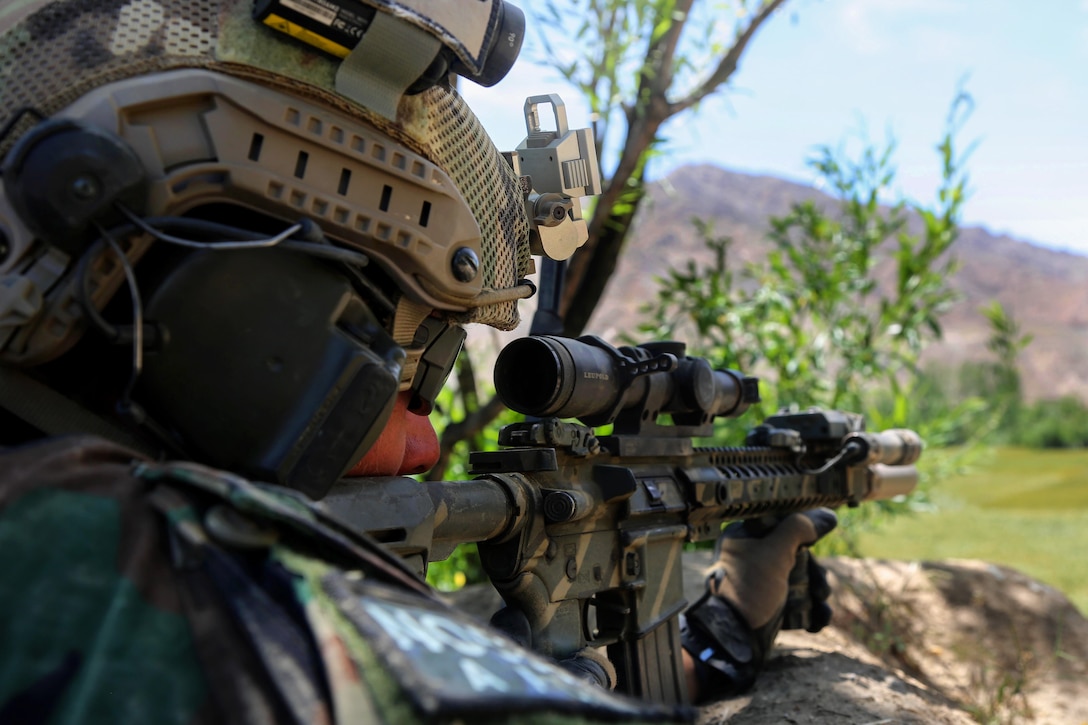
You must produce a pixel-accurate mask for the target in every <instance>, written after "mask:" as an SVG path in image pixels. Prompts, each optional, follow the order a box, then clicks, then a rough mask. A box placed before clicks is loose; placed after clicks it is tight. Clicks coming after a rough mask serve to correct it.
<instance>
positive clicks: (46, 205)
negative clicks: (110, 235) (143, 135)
mask: <svg viewBox="0 0 1088 725" xmlns="http://www.w3.org/2000/svg"><path fill="white" fill-rule="evenodd" d="M0 173H2V174H3V178H4V192H5V193H6V194H7V197H8V198H9V199H10V200H11V204H12V206H13V207H14V208H15V211H16V213H17V214H18V215H19V218H20V219H21V220H22V222H23V223H24V224H26V226H27V228H28V229H30V231H31V232H33V233H34V234H35V235H36V236H37V237H38V238H40V239H42V240H43V241H46V242H48V243H49V244H52V245H54V246H56V247H59V248H60V249H62V250H63V251H65V252H68V253H69V254H73V255H75V254H79V253H80V252H82V251H83V249H85V248H86V246H87V244H89V243H90V241H92V240H93V239H94V238H95V236H96V234H95V230H94V223H95V222H97V223H99V224H102V225H103V226H106V227H109V226H113V225H114V224H115V223H116V222H117V221H119V220H120V219H121V218H122V217H121V215H120V213H119V212H118V211H117V210H116V207H115V205H116V204H117V203H121V204H124V205H125V206H126V207H128V208H129V209H131V210H132V211H133V212H135V213H137V214H142V213H143V211H144V206H145V205H146V202H147V193H148V183H147V173H146V171H145V169H144V165H143V163H142V162H141V161H140V157H139V156H137V155H136V152H135V151H133V150H132V147H131V146H129V145H128V144H127V143H126V142H125V141H124V140H123V139H122V138H120V137H119V136H117V135H116V134H113V133H109V132H108V131H104V130H102V129H100V128H98V127H96V126H92V125H90V124H87V123H82V122H78V121H73V120H70V119H50V120H47V121H43V122H42V123H39V124H38V125H37V126H35V127H34V128H32V129H30V131H28V132H27V133H25V134H24V135H23V136H22V138H20V139H19V141H18V142H16V144H15V146H13V147H12V149H11V151H10V152H8V155H7V156H6V157H5V158H4V162H3V165H2V166H0Z"/></svg>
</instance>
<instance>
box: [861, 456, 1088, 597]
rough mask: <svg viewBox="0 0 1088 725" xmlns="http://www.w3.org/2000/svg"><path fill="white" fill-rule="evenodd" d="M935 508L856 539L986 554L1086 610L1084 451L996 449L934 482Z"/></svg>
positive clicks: (864, 546) (919, 555) (871, 550)
mask: <svg viewBox="0 0 1088 725" xmlns="http://www.w3.org/2000/svg"><path fill="white" fill-rule="evenodd" d="M931 497H932V499H933V503H934V504H936V507H937V510H936V511H934V512H924V513H918V514H915V515H913V516H903V517H899V518H897V519H895V520H893V521H891V522H890V523H888V524H887V525H885V526H883V527H882V528H881V529H879V530H878V531H877V532H875V533H868V534H863V535H862V536H861V538H860V544H861V553H862V554H863V555H864V556H870V557H876V558H888V559H951V558H956V559H983V560H986V561H992V562H995V563H998V564H1005V565H1007V566H1011V567H1013V568H1016V569H1019V570H1020V571H1022V572H1024V573H1026V574H1029V575H1031V576H1033V577H1035V578H1036V579H1039V580H1040V581H1043V582H1045V583H1047V584H1050V585H1052V586H1054V587H1057V588H1058V589H1060V590H1062V591H1063V592H1065V594H1066V595H1067V596H1068V597H1069V598H1070V599H1071V600H1072V601H1073V602H1074V603H1075V604H1076V605H1077V607H1078V608H1079V609H1080V611H1081V612H1082V613H1085V614H1088V450H1059V451H1039V450H1024V449H1017V448H1000V449H995V450H993V451H992V452H991V453H990V454H988V455H986V456H982V457H981V458H979V459H978V460H977V461H976V463H974V464H973V465H972V466H971V468H970V470H969V472H968V473H966V474H962V475H956V476H951V477H949V478H947V479H945V480H941V481H936V482H934V484H933V485H932V488H931Z"/></svg>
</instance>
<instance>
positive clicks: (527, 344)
mask: <svg viewBox="0 0 1088 725" xmlns="http://www.w3.org/2000/svg"><path fill="white" fill-rule="evenodd" d="M615 365H616V363H615V361H614V360H613V359H612V357H610V356H609V354H608V352H606V351H605V350H602V349H601V348H599V347H594V346H593V345H587V344H586V343H584V342H579V341H577V340H571V339H569V338H560V337H548V336H541V337H523V338H519V339H517V340H514V341H513V342H511V343H510V344H509V345H507V346H506V347H505V348H503V350H502V352H500V353H499V357H498V359H497V360H496V361H495V390H496V392H497V393H498V395H499V399H500V400H502V402H503V403H504V404H505V405H506V407H508V408H510V409H511V410H515V411H517V412H519V413H524V414H525V415H533V416H539V417H544V416H555V417H557V418H578V417H581V416H585V415H596V414H599V413H600V412H601V411H603V410H609V409H610V408H611V407H612V406H613V405H615V403H616V400H617V399H618V397H619V396H620V395H621V394H622V393H623V391H622V390H621V389H620V386H619V379H618V377H617V375H616V370H615Z"/></svg>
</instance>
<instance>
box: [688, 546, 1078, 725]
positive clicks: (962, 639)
mask: <svg viewBox="0 0 1088 725" xmlns="http://www.w3.org/2000/svg"><path fill="white" fill-rule="evenodd" d="M824 563H825V564H826V565H827V567H828V569H829V570H830V572H831V574H830V580H831V584H832V588H833V591H834V594H833V595H832V605H833V608H834V611H835V615H834V618H833V620H832V624H831V626H830V627H828V628H827V629H825V630H824V631H822V632H820V633H819V634H815V635H813V634H808V633H805V632H784V633H782V634H781V635H780V636H779V639H778V644H777V647H776V653H775V655H774V656H773V658H772V659H771V660H770V662H769V663H768V665H767V668H766V670H765V671H764V673H763V675H762V676H761V677H760V679H759V681H758V682H757V683H756V686H755V687H754V688H753V690H752V691H751V692H750V693H749V694H748V695H746V696H744V697H740V698H734V699H731V700H725V701H722V702H719V703H713V704H710V705H706V706H704V707H703V708H701V710H700V718H699V723H700V725H711V724H712V723H713V724H717V723H725V722H728V723H731V724H739V723H836V724H840V723H841V724H843V725H847V724H849V725H878V724H880V725H883V724H884V723H888V724H890V723H927V724H928V723H986V724H987V725H989V724H991V723H994V724H997V723H1001V724H1004V723H1046V724H1048V725H1049V724H1054V725H1081V724H1088V620H1086V619H1085V618H1084V617H1083V616H1082V615H1081V614H1080V613H1079V612H1078V611H1077V610H1076V608H1075V607H1074V606H1073V605H1072V604H1071V603H1070V602H1069V600H1068V599H1066V597H1065V596H1064V595H1063V594H1061V593H1060V592H1058V591H1057V590H1055V589H1053V588H1051V587H1048V586H1045V585H1043V584H1040V583H1039V582H1037V581H1035V580H1032V579H1030V578H1028V577H1026V576H1024V575H1023V574H1021V573H1019V572H1017V571H1014V570H1011V569H1008V568H1004V567H999V566H995V565H993V564H987V563H984V562H979V561H943V562H925V563H919V562H897V561H874V560H865V559H830V560H827V561H825V562H824ZM691 566H692V570H693V571H696V570H697V569H698V562H692V564H691ZM689 579H693V577H689Z"/></svg>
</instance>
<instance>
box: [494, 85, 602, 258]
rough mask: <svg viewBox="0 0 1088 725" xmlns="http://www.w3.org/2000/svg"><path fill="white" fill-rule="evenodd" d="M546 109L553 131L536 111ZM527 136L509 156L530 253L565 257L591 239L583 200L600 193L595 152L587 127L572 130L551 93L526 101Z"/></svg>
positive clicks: (561, 105) (562, 106) (565, 113)
mask: <svg viewBox="0 0 1088 725" xmlns="http://www.w3.org/2000/svg"><path fill="white" fill-rule="evenodd" d="M544 105H550V106H551V107H552V112H553V114H554V119H555V129H554V130H543V129H542V128H541V123H540V108H541V106H544ZM525 129H526V132H527V134H528V135H527V136H526V138H525V140H524V141H522V142H521V143H520V144H518V147H517V149H515V150H514V152H513V153H511V154H508V158H509V160H510V164H511V166H513V169H514V173H515V174H517V175H518V177H519V178H520V180H521V185H522V192H523V193H524V194H525V212H526V215H527V216H528V217H529V226H530V240H529V241H530V245H531V247H532V252H533V254H542V255H544V256H546V257H547V258H548V259H552V260H555V261H563V260H565V259H568V258H569V257H570V256H571V255H572V254H574V252H575V250H576V249H578V247H580V246H582V245H583V244H585V242H586V239H588V238H589V230H588V227H587V225H586V220H585V219H584V218H582V205H581V201H580V199H581V197H583V196H596V195H597V194H600V193H601V174H600V170H599V168H598V165H597V148H596V145H595V144H594V141H593V132H592V131H591V130H590V129H588V128H579V129H575V130H573V131H572V130H570V128H569V127H568V125H567V109H566V106H565V105H564V104H563V101H562V99H560V98H559V96H558V95H556V94H554V93H550V94H548V95H543V96H530V97H529V98H527V99H525Z"/></svg>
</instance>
